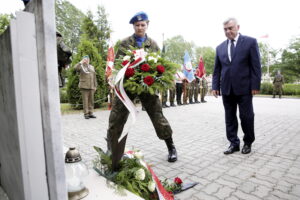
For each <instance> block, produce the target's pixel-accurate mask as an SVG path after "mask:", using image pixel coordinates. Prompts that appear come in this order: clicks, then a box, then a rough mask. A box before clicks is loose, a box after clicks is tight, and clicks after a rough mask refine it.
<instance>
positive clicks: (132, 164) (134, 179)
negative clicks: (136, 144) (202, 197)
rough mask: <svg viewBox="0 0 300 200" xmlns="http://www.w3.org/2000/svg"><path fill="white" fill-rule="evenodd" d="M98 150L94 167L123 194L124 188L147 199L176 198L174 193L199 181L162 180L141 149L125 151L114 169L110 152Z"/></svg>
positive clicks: (171, 199)
mask: <svg viewBox="0 0 300 200" xmlns="http://www.w3.org/2000/svg"><path fill="white" fill-rule="evenodd" d="M94 149H95V150H96V151H97V152H98V154H99V155H98V156H97V158H96V159H95V160H94V161H93V163H94V169H95V170H96V171H97V172H98V173H99V174H100V175H101V176H104V177H105V178H107V179H108V180H110V181H112V182H114V183H115V184H116V186H117V190H118V191H119V192H120V193H121V194H122V192H123V191H124V189H127V190H129V191H131V192H132V193H134V194H136V195H138V196H140V197H142V198H144V199H146V200H161V199H164V200H174V195H175V194H177V193H179V192H182V191H184V190H187V189H189V188H192V187H194V186H195V185H197V184H198V183H187V184H183V182H182V180H181V179H180V178H179V177H176V178H175V179H174V182H169V181H168V180H167V179H165V180H164V181H160V179H158V177H157V176H156V174H155V173H154V171H153V170H152V168H151V167H150V166H149V165H147V164H146V163H145V161H144V159H143V154H142V152H141V151H139V150H132V151H125V152H126V153H124V155H123V157H122V159H121V160H120V162H119V165H118V169H117V170H116V171H114V170H112V169H113V167H112V159H111V154H110V153H104V151H103V150H102V149H101V148H99V147H95V146H94Z"/></svg>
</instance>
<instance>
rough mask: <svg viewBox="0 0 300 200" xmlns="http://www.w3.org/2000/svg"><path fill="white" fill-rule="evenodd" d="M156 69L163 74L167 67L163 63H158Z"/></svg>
mask: <svg viewBox="0 0 300 200" xmlns="http://www.w3.org/2000/svg"><path fill="white" fill-rule="evenodd" d="M156 69H157V71H158V73H161V74H162V73H164V72H165V67H164V66H162V65H157V67H156Z"/></svg>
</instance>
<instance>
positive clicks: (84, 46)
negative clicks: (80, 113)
mask: <svg viewBox="0 0 300 200" xmlns="http://www.w3.org/2000/svg"><path fill="white" fill-rule="evenodd" d="M84 55H89V57H90V64H91V65H93V66H94V67H95V71H96V78H97V83H98V87H97V90H96V92H95V108H97V107H100V106H101V103H103V102H104V101H105V100H106V96H107V93H108V91H107V87H106V83H105V79H104V69H103V68H102V67H101V65H100V63H101V61H102V60H101V57H100V55H99V53H98V51H97V49H96V48H95V47H94V45H93V43H92V42H90V41H88V40H86V39H84V38H83V39H82V40H81V42H80V44H79V46H78V53H77V54H76V55H75V56H74V59H73V62H72V66H74V65H75V64H77V63H79V62H80V61H81V59H82V57H83V56H84ZM78 84H79V77H78V75H77V73H76V71H75V69H74V68H71V69H70V70H69V73H68V84H67V93H68V97H69V103H70V104H71V105H72V108H74V109H82V97H81V93H80V89H79V88H78Z"/></svg>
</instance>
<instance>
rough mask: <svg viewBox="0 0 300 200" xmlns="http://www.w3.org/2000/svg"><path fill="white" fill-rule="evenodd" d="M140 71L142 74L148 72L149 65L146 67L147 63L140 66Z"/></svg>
mask: <svg viewBox="0 0 300 200" xmlns="http://www.w3.org/2000/svg"><path fill="white" fill-rule="evenodd" d="M141 70H142V71H144V72H148V71H149V70H150V65H148V64H147V63H145V64H142V66H141Z"/></svg>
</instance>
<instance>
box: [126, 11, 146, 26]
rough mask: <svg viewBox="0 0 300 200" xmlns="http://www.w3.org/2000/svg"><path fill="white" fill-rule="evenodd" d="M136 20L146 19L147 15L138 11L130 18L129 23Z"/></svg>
mask: <svg viewBox="0 0 300 200" xmlns="http://www.w3.org/2000/svg"><path fill="white" fill-rule="evenodd" d="M138 21H148V15H147V14H146V13H145V12H138V13H136V14H135V15H134V16H133V17H132V18H131V20H130V21H129V24H134V23H135V22H138Z"/></svg>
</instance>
